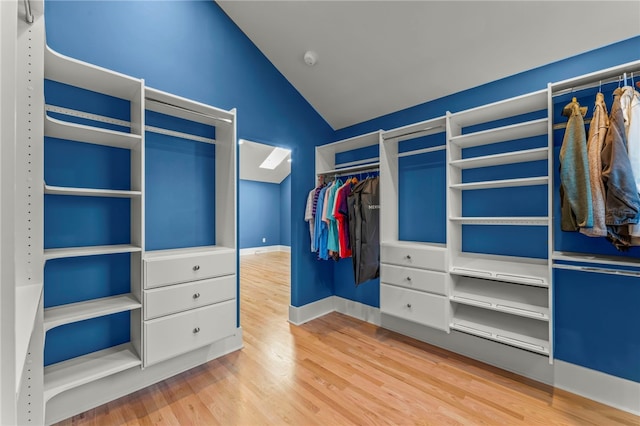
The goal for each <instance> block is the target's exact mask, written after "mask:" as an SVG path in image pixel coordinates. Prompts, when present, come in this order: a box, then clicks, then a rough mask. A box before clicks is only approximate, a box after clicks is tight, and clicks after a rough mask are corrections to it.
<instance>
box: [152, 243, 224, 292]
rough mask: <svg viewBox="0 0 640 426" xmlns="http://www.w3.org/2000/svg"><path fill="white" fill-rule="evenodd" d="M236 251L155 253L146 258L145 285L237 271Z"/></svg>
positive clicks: (174, 282)
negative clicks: (159, 254) (162, 254)
mask: <svg viewBox="0 0 640 426" xmlns="http://www.w3.org/2000/svg"><path fill="white" fill-rule="evenodd" d="M235 272H236V253H235V250H232V249H227V250H216V251H207V252H189V253H187V254H168V255H166V256H157V255H154V256H153V257H150V258H145V260H144V281H145V288H153V287H161V286H164V285H169V284H177V283H183V282H187V281H196V280H202V279H205V278H213V277H220V276H223V275H230V274H235Z"/></svg>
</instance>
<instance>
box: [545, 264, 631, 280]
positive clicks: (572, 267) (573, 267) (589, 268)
mask: <svg viewBox="0 0 640 426" xmlns="http://www.w3.org/2000/svg"><path fill="white" fill-rule="evenodd" d="M553 267H554V268H557V269H568V270H571V271H581V272H593V273H596V274H608V275H622V276H628V277H640V272H635V271H627V270H623V269H610V268H600V267H595V266H576V265H565V264H555V265H553Z"/></svg>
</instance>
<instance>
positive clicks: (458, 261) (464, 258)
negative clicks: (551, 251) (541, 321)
mask: <svg viewBox="0 0 640 426" xmlns="http://www.w3.org/2000/svg"><path fill="white" fill-rule="evenodd" d="M450 273H452V274H454V275H463V276H467V277H476V278H485V279H490V280H497V281H506V282H512V283H516V284H528V285H534V286H539V287H548V286H549V278H548V276H549V267H548V263H547V260H546V259H533V258H523V257H511V256H489V255H475V256H474V255H472V254H470V253H464V254H460V255H458V256H454V258H453V265H452V266H451V270H450Z"/></svg>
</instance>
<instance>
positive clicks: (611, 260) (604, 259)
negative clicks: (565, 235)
mask: <svg viewBox="0 0 640 426" xmlns="http://www.w3.org/2000/svg"><path fill="white" fill-rule="evenodd" d="M551 256H552V259H553V260H564V261H568V262H582V263H596V264H601V265H612V266H631V267H637V268H640V259H634V258H630V257H623V256H605V255H595V256H594V255H592V254H584V253H574V252H565V251H554V252H553V253H552V255H551Z"/></svg>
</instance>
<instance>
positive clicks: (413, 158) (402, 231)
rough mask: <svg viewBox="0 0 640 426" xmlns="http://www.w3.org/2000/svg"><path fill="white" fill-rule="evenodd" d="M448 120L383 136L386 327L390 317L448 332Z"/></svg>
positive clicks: (383, 297) (382, 251)
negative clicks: (446, 183) (446, 180)
mask: <svg viewBox="0 0 640 426" xmlns="http://www.w3.org/2000/svg"><path fill="white" fill-rule="evenodd" d="M445 121H446V119H445V117H438V118H435V119H431V120H426V121H423V122H419V123H415V124H411V125H408V126H403V127H399V128H397V129H393V130H389V131H385V132H383V133H382V136H381V142H380V157H381V165H380V175H381V183H380V185H381V188H380V200H381V202H380V204H381V206H382V217H381V224H380V227H381V229H380V240H381V241H380V244H381V248H380V311H381V313H382V314H383V316H382V324H383V326H384V325H385V322H386V317H385V316H391V317H395V318H400V319H403V320H407V321H411V322H412V323H417V324H420V325H424V326H428V327H431V328H435V329H438V330H443V331H449V305H450V303H449V300H448V288H449V283H448V280H449V278H448V274H447V273H446V272H447V260H446V259H447V245H446V235H445V233H444V230H445V229H446V204H445V202H444V200H445V195H446V192H445V167H446V164H445V152H446V134H445V129H446V126H445ZM416 185H418V186H417V187H415V186H416ZM410 186H411V188H412V189H407V188H408V187H410ZM403 189H404V192H401V190H403ZM409 224H414V226H413V227H412V226H410V225H409ZM415 224H419V226H417V227H416V226H415Z"/></svg>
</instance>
